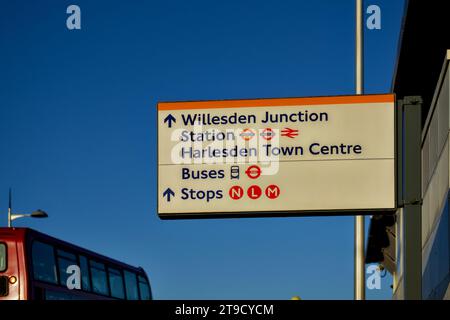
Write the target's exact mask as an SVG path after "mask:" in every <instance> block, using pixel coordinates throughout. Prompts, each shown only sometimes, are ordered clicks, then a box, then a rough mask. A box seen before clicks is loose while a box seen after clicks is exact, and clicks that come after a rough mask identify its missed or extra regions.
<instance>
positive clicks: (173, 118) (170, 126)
mask: <svg viewBox="0 0 450 320" xmlns="http://www.w3.org/2000/svg"><path fill="white" fill-rule="evenodd" d="M166 122H167V125H168V126H169V128H172V122H174V123H175V122H177V119H175V117H174V116H173V115H171V114H170V113H169V115H168V116H167V117H166V118H165V119H164V123H166Z"/></svg>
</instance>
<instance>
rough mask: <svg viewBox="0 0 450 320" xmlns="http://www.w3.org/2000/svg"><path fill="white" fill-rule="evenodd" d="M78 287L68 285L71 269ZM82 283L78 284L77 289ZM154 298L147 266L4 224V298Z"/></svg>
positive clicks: (0, 258) (0, 240) (0, 244)
mask: <svg viewBox="0 0 450 320" xmlns="http://www.w3.org/2000/svg"><path fill="white" fill-rule="evenodd" d="M74 266H75V268H77V270H78V271H79V279H78V280H79V286H77V288H76V289H75V288H73V289H70V288H69V287H70V286H68V285H67V282H68V278H69V277H70V276H71V273H70V272H68V270H70V269H71V268H72V269H73V268H74ZM78 287H79V288H78ZM91 299H121V300H151V299H152V293H151V289H150V284H149V281H148V277H147V275H146V273H145V271H144V269H142V268H137V267H133V266H130V265H128V264H125V263H122V262H119V261H116V260H113V259H110V258H108V257H105V256H103V255H100V254H97V253H95V252H92V251H89V250H86V249H83V248H80V247H78V246H75V245H73V244H70V243H67V242H65V241H61V240H59V239H56V238H53V237H50V236H48V235H46V234H43V233H40V232H38V231H35V230H33V229H29V228H0V300H91Z"/></svg>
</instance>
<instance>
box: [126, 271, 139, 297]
mask: <svg viewBox="0 0 450 320" xmlns="http://www.w3.org/2000/svg"><path fill="white" fill-rule="evenodd" d="M124 274H125V287H126V290H127V299H128V300H139V292H138V286H137V277H136V274H135V273H133V272H130V271H127V270H125V271H124Z"/></svg>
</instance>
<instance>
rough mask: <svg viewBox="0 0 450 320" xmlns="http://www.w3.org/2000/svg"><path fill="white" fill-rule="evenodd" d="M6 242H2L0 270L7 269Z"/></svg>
mask: <svg viewBox="0 0 450 320" xmlns="http://www.w3.org/2000/svg"><path fill="white" fill-rule="evenodd" d="M6 258H7V256H6V244H4V243H1V242H0V272H4V271H6V261H7V260H6Z"/></svg>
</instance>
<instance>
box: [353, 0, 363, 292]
mask: <svg viewBox="0 0 450 320" xmlns="http://www.w3.org/2000/svg"><path fill="white" fill-rule="evenodd" d="M363 17H364V12H363V0H356V30H355V44H356V46H355V47H356V51H355V71H356V74H355V80H356V81H355V82H356V94H363V93H364V58H363V57H364V52H363V50H364V22H363ZM364 231H365V230H364V216H356V217H355V270H354V271H355V275H354V276H355V279H354V284H355V288H354V295H355V300H364V299H365V298H366V292H365V280H366V278H365V270H364V269H365V263H364Z"/></svg>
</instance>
